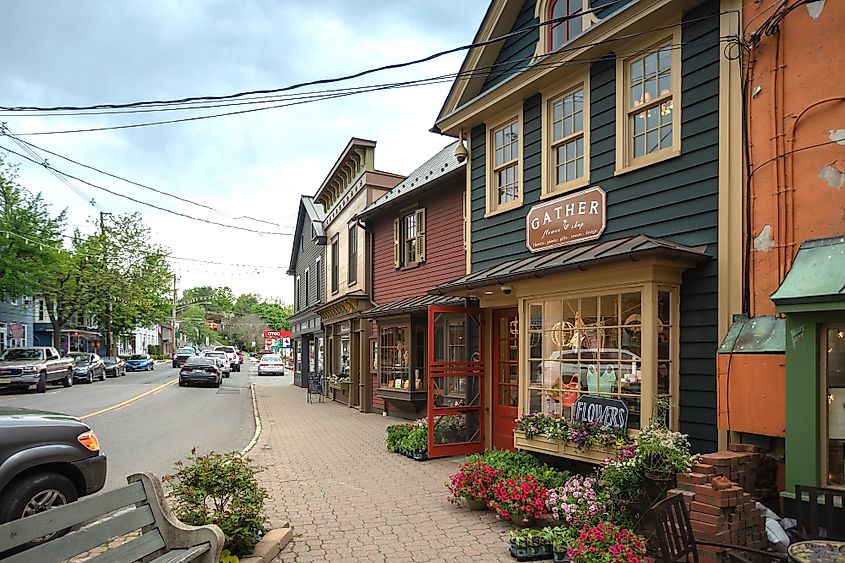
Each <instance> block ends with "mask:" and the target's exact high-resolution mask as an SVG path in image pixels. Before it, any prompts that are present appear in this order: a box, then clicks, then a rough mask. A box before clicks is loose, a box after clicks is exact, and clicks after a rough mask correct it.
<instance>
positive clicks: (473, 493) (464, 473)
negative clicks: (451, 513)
mask: <svg viewBox="0 0 845 563" xmlns="http://www.w3.org/2000/svg"><path fill="white" fill-rule="evenodd" d="M502 475H503V472H502V471H501V470H499V469H494V468H493V467H490V466H489V465H488V464H487V463H485V462H483V461H481V460H477V461H469V462H465V463H463V464H461V467H460V469H458V472H457V473H455V474H453V475H451V476H450V477H449V480H450V482H449V502H451V503H453V504H458V505H459V504H460V503H461V502H466V504H467V506H469V507H470V509H471V510H484V509H485V508H487V501H488V499H489V498H490V495H491V493H492V488H493V486H494V485H495V484H496V483H497V482H498V481H499V479H501V477H502Z"/></svg>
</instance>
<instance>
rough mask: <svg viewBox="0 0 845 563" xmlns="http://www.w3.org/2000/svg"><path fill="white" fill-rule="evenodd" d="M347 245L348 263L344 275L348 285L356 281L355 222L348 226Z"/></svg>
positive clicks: (356, 236) (356, 249)
mask: <svg viewBox="0 0 845 563" xmlns="http://www.w3.org/2000/svg"><path fill="white" fill-rule="evenodd" d="M347 246H348V250H349V264H348V267H347V276H346V277H347V282H348V283H349V285H352V284H354V283H355V282H357V281H358V228H357V227H356V226H355V224H352V225H351V226H350V227H349V238H348V239H347Z"/></svg>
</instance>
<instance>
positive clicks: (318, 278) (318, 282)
mask: <svg viewBox="0 0 845 563" xmlns="http://www.w3.org/2000/svg"><path fill="white" fill-rule="evenodd" d="M314 285H315V286H316V288H317V302H318V303H319V302H320V300H321V299H322V298H323V261H322V259H321V258H320V257H319V256H317V258H316V259H315V260H314Z"/></svg>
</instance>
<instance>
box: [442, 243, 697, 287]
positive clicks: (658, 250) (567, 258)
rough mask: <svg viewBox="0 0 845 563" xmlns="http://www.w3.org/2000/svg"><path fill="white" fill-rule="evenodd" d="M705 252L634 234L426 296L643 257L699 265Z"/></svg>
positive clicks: (502, 268)
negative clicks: (655, 257) (684, 261)
mask: <svg viewBox="0 0 845 563" xmlns="http://www.w3.org/2000/svg"><path fill="white" fill-rule="evenodd" d="M705 250H706V247H705V246H696V247H692V246H686V245H683V244H678V243H676V242H672V241H669V240H665V239H660V238H654V237H649V236H645V235H636V236H632V237H627V238H622V239H616V240H608V241H599V242H593V243H590V244H583V245H579V246H575V247H570V248H567V249H565V250H558V251H556V252H544V253H542V254H537V255H534V256H529V257H528V258H522V259H519V260H510V261H508V262H502V263H501V264H497V265H495V266H490V267H489V268H485V269H483V270H479V271H478V272H473V273H472V274H469V275H467V276H464V277H462V278H459V279H457V280H454V281H451V282H448V283H444V284H442V285H439V286H437V287H435V288H434V289H432V290H430V291H429V293H432V294H435V295H444V294H446V293H449V292H452V291H459V290H465V289H475V288H478V287H484V286H489V285H493V284H502V283H505V282H509V281H515V280H518V279H523V278H529V277H542V276H544V275H547V274H552V273H556V272H561V271H565V270H573V269H579V270H585V269H587V268H589V267H591V266H595V265H598V264H605V263H609V262H620V261H624V260H638V259H641V258H645V257H646V256H660V257H663V258H665V259H668V260H679V259H684V260H687V261H693V262H698V261H701V260H704V259H706V258H707V254H706V253H705Z"/></svg>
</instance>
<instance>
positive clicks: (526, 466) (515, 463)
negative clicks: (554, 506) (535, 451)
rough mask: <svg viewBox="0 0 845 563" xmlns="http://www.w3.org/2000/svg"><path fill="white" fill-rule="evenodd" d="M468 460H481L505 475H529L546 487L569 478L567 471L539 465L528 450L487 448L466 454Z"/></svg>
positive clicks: (559, 483)
mask: <svg viewBox="0 0 845 563" xmlns="http://www.w3.org/2000/svg"><path fill="white" fill-rule="evenodd" d="M466 460H467V461H468V462H473V461H483V462H484V463H486V464H487V465H489V466H490V467H492V468H493V469H498V470H500V471H502V472H503V474H504V476H505V477H520V476H523V475H531V476H532V477H535V478H536V479H537V480H538V481H540V482H541V483H542V484H543V485H544V486H545V487H546V488H550V489H552V488H557V487H560V486H562V485H563V484H564V483H565V482H566V480H567V479H568V478H569V472H568V471H560V470H558V469H555V468H553V467H549V466H548V465H545V464H543V465H540V462H539V460H538V459H537V458H536V457H534V456H533V455H531V454H530V453H528V452H512V451H510V450H487V451H485V452H484V453H480V454H474V455H471V456H468V457H467V459H466Z"/></svg>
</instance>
